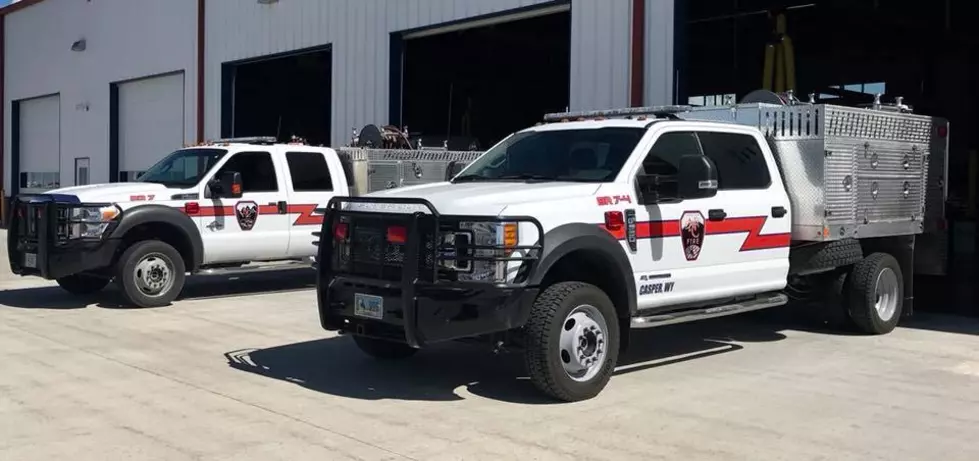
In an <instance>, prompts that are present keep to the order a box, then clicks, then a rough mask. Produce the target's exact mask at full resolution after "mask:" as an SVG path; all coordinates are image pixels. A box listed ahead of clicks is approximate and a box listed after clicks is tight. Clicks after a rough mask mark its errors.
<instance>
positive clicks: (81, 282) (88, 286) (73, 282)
mask: <svg viewBox="0 0 979 461" xmlns="http://www.w3.org/2000/svg"><path fill="white" fill-rule="evenodd" d="M57 282H58V285H59V286H60V287H61V288H62V289H63V290H65V291H67V292H68V293H71V294H73V295H90V294H92V293H97V292H99V291H102V289H103V288H105V286H106V285H108V284H109V279H108V278H104V277H96V276H94V275H88V274H74V275H69V276H67V277H61V278H60V279H58V280H57Z"/></svg>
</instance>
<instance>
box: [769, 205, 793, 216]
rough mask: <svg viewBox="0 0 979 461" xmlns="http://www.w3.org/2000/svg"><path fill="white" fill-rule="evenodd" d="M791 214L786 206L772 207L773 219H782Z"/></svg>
mask: <svg viewBox="0 0 979 461" xmlns="http://www.w3.org/2000/svg"><path fill="white" fill-rule="evenodd" d="M787 214H789V210H786V209H785V207H784V206H773V207H772V217H773V218H782V217H785V215H787Z"/></svg>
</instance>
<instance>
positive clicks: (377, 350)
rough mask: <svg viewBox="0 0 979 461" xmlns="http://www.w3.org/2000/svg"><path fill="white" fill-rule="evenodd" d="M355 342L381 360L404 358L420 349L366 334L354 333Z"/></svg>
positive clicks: (366, 352)
mask: <svg viewBox="0 0 979 461" xmlns="http://www.w3.org/2000/svg"><path fill="white" fill-rule="evenodd" d="M354 343H356V344H357V347H359V348H360V350H361V351H363V352H364V353H365V354H367V355H369V356H371V357H374V358H375V359H379V360H404V359H406V358H408V357H411V356H413V355H415V354H416V353H417V352H418V349H415V348H414V347H411V346H409V345H407V344H402V343H396V342H393V341H384V340H381V339H375V338H368V337H366V336H357V335H354Z"/></svg>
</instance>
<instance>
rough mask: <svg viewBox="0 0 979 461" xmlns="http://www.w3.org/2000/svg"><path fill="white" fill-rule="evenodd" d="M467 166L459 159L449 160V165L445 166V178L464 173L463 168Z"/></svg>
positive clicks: (448, 178)
mask: <svg viewBox="0 0 979 461" xmlns="http://www.w3.org/2000/svg"><path fill="white" fill-rule="evenodd" d="M465 168H466V164H465V163H462V162H460V161H458V160H453V161H451V162H449V165H448V166H446V167H445V180H446V181H449V180H450V179H452V178H454V177H456V176H457V175H458V174H459V173H462V170H464V169H465Z"/></svg>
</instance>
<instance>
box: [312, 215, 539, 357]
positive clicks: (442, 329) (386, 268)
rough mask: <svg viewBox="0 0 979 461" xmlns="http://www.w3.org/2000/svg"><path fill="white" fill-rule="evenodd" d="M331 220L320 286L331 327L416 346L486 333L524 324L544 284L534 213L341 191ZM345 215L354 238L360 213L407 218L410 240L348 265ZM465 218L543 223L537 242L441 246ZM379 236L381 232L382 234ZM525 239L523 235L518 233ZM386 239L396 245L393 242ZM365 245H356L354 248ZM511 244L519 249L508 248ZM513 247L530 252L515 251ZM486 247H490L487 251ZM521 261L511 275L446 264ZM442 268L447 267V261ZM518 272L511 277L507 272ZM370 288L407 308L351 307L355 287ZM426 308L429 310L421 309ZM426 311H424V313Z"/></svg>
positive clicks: (322, 247) (392, 220)
mask: <svg viewBox="0 0 979 461" xmlns="http://www.w3.org/2000/svg"><path fill="white" fill-rule="evenodd" d="M345 203H360V204H374V205H380V206H382V207H383V206H384V205H394V206H404V205H408V206H411V205H414V206H416V207H419V208H421V209H424V210H425V211H427V213H426V212H423V211H417V212H413V213H392V212H388V211H350V210H344V209H343V204H345ZM322 211H323V212H324V219H323V226H322V228H321V231H320V232H319V233H317V234H318V235H319V236H320V238H321V241H320V242H319V243H318V246H319V251H318V256H317V263H316V267H317V273H318V279H317V293H318V304H319V311H320V321H321V324H322V326H323V328H325V329H327V330H331V331H337V330H340V331H350V332H354V333H356V334H358V335H362V336H369V337H375V338H378V339H385V340H395V341H403V342H405V343H407V344H409V345H410V346H412V347H421V346H423V345H425V344H427V343H432V342H439V341H446V340H452V339H460V338H465V337H472V336H479V335H483V334H489V333H494V332H498V331H505V330H508V329H511V328H515V327H518V326H522V324H523V323H524V322H526V318H527V317H528V316H529V312H530V307H531V304H532V303H533V300H534V298H536V295H537V288H536V287H533V286H529V285H528V281H529V280H530V274H531V273H532V272H533V270H534V269H535V268H536V265H537V263H538V262H539V260H540V256H541V252H542V249H543V245H544V242H543V238H544V232H543V227H542V226H541V224H540V222H539V221H538V220H537V219H535V218H533V217H529V216H500V217H493V216H468V215H442V214H440V213H439V212H438V210H436V209H435V207H434V206H433V205H432V204H431V203H430V202H429V201H427V200H425V199H418V198H380V197H378V198H375V197H335V198H333V199H332V200H330V202H329V204H328V205H327V206H326V208H325V209H324V210H322ZM341 219H343V220H344V221H345V222H347V223H348V226H349V227H348V232H351V235H350V237H349V240H350V245H353V246H354V247H356V245H358V244H361V243H362V242H357V237H358V235H357V222H358V220H369V221H373V222H380V223H383V224H382V226H381V227H382V228H383V227H386V226H388V225H397V226H404V227H405V228H406V229H407V232H406V236H405V237H406V239H405V243H404V245H403V250H404V251H403V257H394V258H388V257H387V256H388V255H390V254H391V252H390V251H388V250H387V249H386V248H387V247H386V246H385V250H384V251H383V253H384V256H382V257H379V258H378V259H381V261H380V262H379V263H377V264H373V265H370V264H368V265H366V266H364V265H361V266H360V267H357V264H358V263H357V262H356V261H353V259H354V256H352V255H351V256H350V258H351V260H350V261H349V263H348V264H349V265H348V266H347V267H345V268H344V269H340V267H339V266H341V264H340V262H339V261H338V259H337V254H336V244H335V242H334V234H333V229H334V225H335V224H336V223H338V222H339V221H340V220H341ZM463 222H477V223H491V224H501V223H515V224H518V226H519V224H522V223H529V224H531V225H533V226H534V227H536V229H537V235H538V239H537V243H536V244H534V245H518V246H510V247H507V246H505V245H477V244H475V242H473V244H472V245H468V246H467V247H466V248H467V249H468V250H472V254H466V255H462V254H460V253H459V252H458V251H456V252H455V253H454V254H448V253H447V252H446V250H448V248H446V247H442V246H441V241H442V234H443V233H444V232H452V231H453V230H455V229H458V225H459V224H460V223H463ZM375 236H376V234H375ZM518 241H519V238H518ZM384 245H388V244H387V243H385V244H384ZM478 250H491V254H492V255H479V254H478V253H479V251H478ZM349 251H350V252H351V254H352V253H354V252H356V251H359V250H358V249H356V248H351V249H350V250H349ZM504 251H509V252H510V253H511V254H509V255H507V254H504ZM512 252H522V253H523V254H522V255H521V256H514V255H512ZM484 253H485V251H484ZM445 261H455V263H456V264H458V263H459V262H468V263H469V264H474V263H476V262H490V263H500V262H520V263H521V264H520V268H519V270H518V271H517V274H516V275H515V276H514V277H513V279H512V280H513V281H511V282H502V283H501V282H497V281H459V280H454V279H453V277H452V275H451V274H452V270H449V269H446V268H443V264H442V263H443V262H445ZM440 268H442V269H440ZM504 280H510V277H504ZM354 293H363V294H369V295H375V296H381V297H383V298H384V299H385V304H386V302H387V301H388V300H390V301H397V304H398V305H399V307H400V309H394V310H388V309H386V308H385V314H387V313H390V314H391V315H390V316H389V315H384V317H385V318H384V319H382V320H376V319H367V318H361V317H355V316H353V315H352V314H351V306H350V304H352V302H353V300H352V298H351V295H352V294H354ZM420 311H421V312H420ZM420 314H422V315H420Z"/></svg>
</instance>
